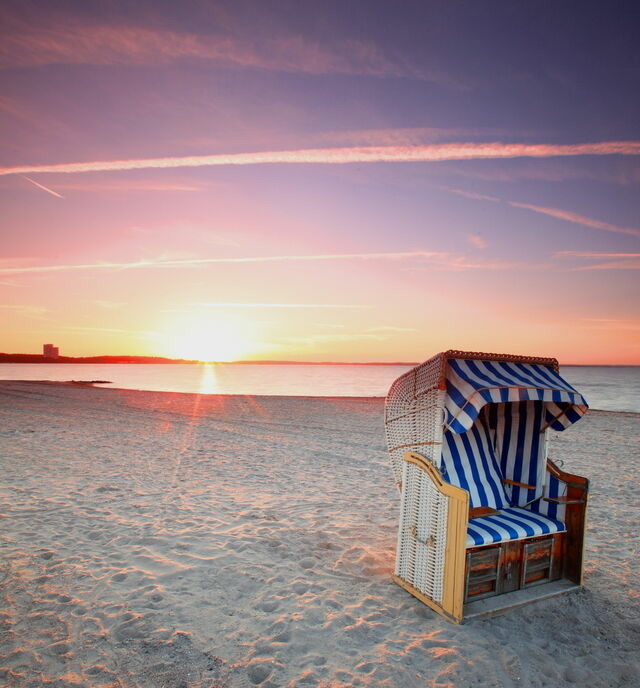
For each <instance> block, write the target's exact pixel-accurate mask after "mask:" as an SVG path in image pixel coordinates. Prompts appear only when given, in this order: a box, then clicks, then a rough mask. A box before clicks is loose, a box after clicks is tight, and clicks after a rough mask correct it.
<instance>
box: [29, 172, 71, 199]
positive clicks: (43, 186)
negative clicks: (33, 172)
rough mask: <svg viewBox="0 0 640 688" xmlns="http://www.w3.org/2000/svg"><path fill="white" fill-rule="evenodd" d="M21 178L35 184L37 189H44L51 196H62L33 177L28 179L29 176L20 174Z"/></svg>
mask: <svg viewBox="0 0 640 688" xmlns="http://www.w3.org/2000/svg"><path fill="white" fill-rule="evenodd" d="M21 176H22V178H23V179H26V180H27V181H28V182H31V184H33V185H34V186H37V187H38V188H39V189H42V190H43V191H46V192H47V193H48V194H51V195H52V196H56V197H57V198H64V196H63V195H62V194H59V193H58V192H57V191H54V190H53V189H50V188H49V187H47V186H45V185H44V184H39V183H38V182H37V181H35V179H30V178H29V177H27V176H25V175H24V174H23V175H21Z"/></svg>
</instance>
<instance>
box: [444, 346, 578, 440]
mask: <svg viewBox="0 0 640 688" xmlns="http://www.w3.org/2000/svg"><path fill="white" fill-rule="evenodd" d="M556 365H557V364H556ZM521 401H543V402H545V417H544V420H545V423H547V424H548V426H550V427H551V428H553V429H554V430H564V429H565V428H567V427H569V426H570V425H572V424H573V423H575V422H576V421H577V420H579V419H580V418H581V417H582V416H583V415H584V414H585V412H586V411H587V408H588V406H587V402H586V401H585V399H584V397H583V396H582V395H581V394H580V393H579V392H577V391H576V390H575V389H574V388H573V387H572V386H571V385H570V384H569V383H568V382H567V381H566V380H564V379H563V378H562V377H561V376H560V374H559V373H558V372H557V370H555V369H554V368H553V367H551V366H548V365H542V364H540V363H538V364H536V363H519V362H516V361H491V360H477V359H476V360H474V359H467V358H453V359H449V360H448V365H447V368H446V396H445V412H446V416H445V427H446V429H448V430H451V431H452V432H455V433H462V432H467V430H469V429H470V428H471V426H472V425H473V423H474V421H475V420H476V418H477V417H478V416H479V414H480V411H481V410H482V407H483V406H484V405H485V404H488V403H500V402H521ZM539 429H540V428H539Z"/></svg>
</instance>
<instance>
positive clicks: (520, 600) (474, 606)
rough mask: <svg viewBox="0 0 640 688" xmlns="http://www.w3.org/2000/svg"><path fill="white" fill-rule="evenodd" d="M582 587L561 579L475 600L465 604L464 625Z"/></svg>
mask: <svg viewBox="0 0 640 688" xmlns="http://www.w3.org/2000/svg"><path fill="white" fill-rule="evenodd" d="M580 587H581V586H580V585H578V584H577V583H574V582H573V581H570V580H567V579H566V578H561V579H560V580H556V581H552V582H551V583H544V584H543V585H537V586H535V587H533V588H525V589H524V590H516V591H514V592H507V593H503V594H502V595H495V596H493V597H486V598H485V599H482V600H474V601H473V602H469V603H467V604H465V606H464V617H463V619H462V623H465V622H466V621H470V620H471V619H478V618H483V617H488V616H495V615H497V614H502V613H503V612H506V611H509V610H510V609H515V608H516V607H522V606H523V605H525V604H529V603H530V602H538V601H539V600H546V599H549V598H550V597H555V596H556V595H562V594H563V593H565V592H571V591H572V590H579V589H580Z"/></svg>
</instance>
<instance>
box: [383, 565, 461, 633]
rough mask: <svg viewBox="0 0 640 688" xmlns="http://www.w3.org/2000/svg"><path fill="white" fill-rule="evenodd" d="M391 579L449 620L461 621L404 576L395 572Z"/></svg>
mask: <svg viewBox="0 0 640 688" xmlns="http://www.w3.org/2000/svg"><path fill="white" fill-rule="evenodd" d="M391 579H392V580H393V581H394V582H395V583H397V584H398V585H399V586H400V587H401V588H404V589H405V590H406V591H407V592H409V593H411V594H412V595H413V596H414V597H416V598H417V599H419V600H420V602H423V603H424V604H426V605H427V607H431V609H433V611H434V612H438V614H440V615H441V616H444V617H445V618H446V619H447V620H448V621H452V622H453V623H460V621H461V619H459V618H456V617H454V616H451V614H449V612H447V611H446V610H445V609H444V608H443V607H442V606H441V605H439V604H438V603H437V602H435V601H434V600H432V599H431V598H430V597H427V596H426V595H425V594H424V593H422V592H420V591H419V590H418V589H417V588H414V587H413V585H411V583H407V581H406V580H403V579H402V578H400V576H397V575H396V574H395V573H394V574H392V575H391Z"/></svg>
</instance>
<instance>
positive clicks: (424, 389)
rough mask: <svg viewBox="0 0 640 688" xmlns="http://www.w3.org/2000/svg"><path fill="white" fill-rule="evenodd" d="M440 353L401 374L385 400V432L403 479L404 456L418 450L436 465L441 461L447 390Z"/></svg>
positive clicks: (397, 474)
mask: <svg viewBox="0 0 640 688" xmlns="http://www.w3.org/2000/svg"><path fill="white" fill-rule="evenodd" d="M443 365H444V359H443V357H442V355H441V354H439V355H438V356H434V357H433V358H431V359H429V360H428V361H426V362H425V363H422V364H421V365H419V366H416V367H415V368H412V369H411V370H410V371H408V372H407V373H405V374H404V375H402V376H401V377H399V378H398V379H397V380H396V381H395V382H394V383H393V384H392V385H391V389H390V390H389V393H388V394H387V399H386V403H385V433H386V438H387V448H388V450H389V454H390V458H391V466H392V468H393V474H394V478H395V480H396V483H397V484H398V485H400V484H401V480H402V464H403V460H402V457H403V456H404V453H405V452H406V451H409V450H411V451H417V452H418V453H419V454H422V456H424V457H425V458H427V459H429V460H430V461H432V462H433V463H435V464H436V465H437V466H438V465H439V463H440V452H441V449H440V447H441V443H442V424H443V418H444V415H443V406H444V392H443V390H442V389H441V388H440V382H441V380H442V379H443Z"/></svg>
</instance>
